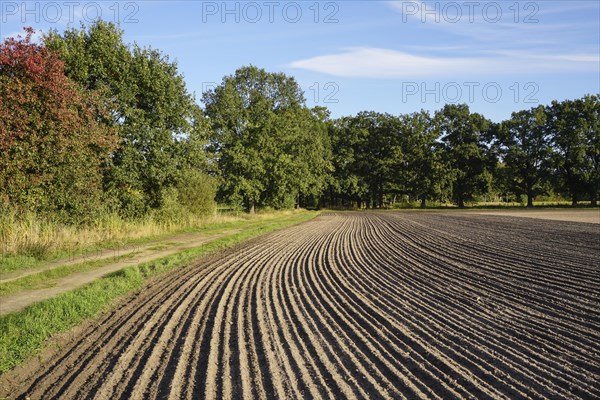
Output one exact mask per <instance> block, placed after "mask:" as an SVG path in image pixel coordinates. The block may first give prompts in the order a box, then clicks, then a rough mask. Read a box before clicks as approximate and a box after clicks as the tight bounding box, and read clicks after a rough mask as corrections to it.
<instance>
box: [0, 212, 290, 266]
mask: <svg viewBox="0 0 600 400" xmlns="http://www.w3.org/2000/svg"><path fill="white" fill-rule="evenodd" d="M285 213H292V211H283V212H265V213H258V214H254V215H247V214H243V213H219V212H215V213H214V214H212V215H210V216H197V215H186V216H185V217H183V218H178V219H177V220H164V219H162V218H160V217H158V216H155V215H148V216H146V217H144V218H141V219H136V220H128V219H124V218H122V217H120V216H119V215H118V214H116V213H115V214H105V215H103V216H101V217H99V218H97V219H96V220H94V221H93V222H92V223H90V224H87V225H67V224H64V223H60V222H57V221H55V220H53V219H51V218H48V217H42V216H40V215H37V214H35V213H31V212H26V213H17V212H14V211H10V210H9V211H7V212H6V211H5V212H2V213H0V254H2V255H4V256H18V255H23V256H30V257H33V258H35V259H44V258H46V257H47V256H49V255H51V254H55V253H60V252H61V251H66V250H68V251H71V250H73V249H77V248H81V247H94V246H98V245H101V244H103V243H110V242H117V241H130V240H135V239H140V238H150V237H157V236H162V235H166V234H170V233H175V232H183V231H189V230H194V229H200V228H203V227H207V226H212V225H222V224H235V223H236V222H242V221H247V220H265V219H270V218H274V217H275V216H281V215H283V214H285Z"/></svg>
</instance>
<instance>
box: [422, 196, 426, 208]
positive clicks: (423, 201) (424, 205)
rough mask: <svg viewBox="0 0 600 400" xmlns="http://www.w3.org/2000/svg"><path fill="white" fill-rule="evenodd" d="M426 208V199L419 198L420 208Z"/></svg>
mask: <svg viewBox="0 0 600 400" xmlns="http://www.w3.org/2000/svg"><path fill="white" fill-rule="evenodd" d="M425 207H427V197H425V196H423V197H421V208H425Z"/></svg>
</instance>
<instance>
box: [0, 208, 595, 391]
mask: <svg viewBox="0 0 600 400" xmlns="http://www.w3.org/2000/svg"><path fill="white" fill-rule="evenodd" d="M599 234H600V225H597V224H582V223H572V222H556V221H550V220H538V219H525V218H513V217H505V216H503V217H501V216H492V215H477V214H473V213H447V214H446V213H387V212H386V213H338V214H334V213H328V214H323V215H321V216H320V217H318V218H316V219H314V220H312V221H309V222H306V223H304V224H301V225H297V226H294V227H291V228H288V229H285V230H282V231H278V232H274V233H271V234H268V235H265V236H262V237H260V238H257V239H254V240H251V241H249V242H248V243H247V245H246V246H245V247H243V248H242V249H241V250H240V249H238V250H237V251H231V252H229V253H227V254H224V255H223V254H222V255H220V256H218V257H217V256H215V257H214V258H212V259H208V260H204V261H203V262H202V263H199V264H196V265H192V266H189V267H187V268H183V269H181V270H178V271H174V272H173V273H171V274H169V275H166V276H162V277H161V278H160V279H155V280H153V281H152V282H150V283H149V284H148V285H147V286H146V287H145V289H144V290H142V291H141V292H139V293H137V294H136V295H134V296H131V297H130V298H128V299H127V300H126V301H123V302H122V304H121V305H120V306H119V307H118V309H116V310H114V311H113V312H111V313H108V314H106V315H104V316H103V317H101V318H100V319H98V320H96V321H93V322H89V323H88V324H87V325H83V326H80V327H78V328H76V329H75V330H73V331H72V332H70V333H69V334H64V335H61V336H60V337H57V338H55V339H54V341H53V346H51V348H50V349H49V350H46V351H45V352H44V353H43V354H42V355H41V357H39V358H35V359H32V360H30V361H28V362H27V363H26V364H25V365H24V366H22V367H20V368H18V369H16V370H15V371H12V372H10V373H8V374H5V375H3V376H1V377H0V396H1V395H4V396H7V397H10V398H19V399H25V398H27V397H30V398H32V399H37V398H97V399H125V398H136V399H142V398H144V399H156V398H168V399H180V398H181V399H197V398H209V399H221V398H268V399H272V398H280V399H288V398H329V399H336V398H374V399H376V398H384V399H402V398H410V399H412V398H421V399H455V398H461V399H463V398H464V399H467V398H475V399H514V398H539V399H542V398H543V399H547V398H581V399H583V398H586V399H592V398H600V383H599V382H600V362H599V361H598V360H599V359H600V355H599V351H600V350H599V343H600V309H599V304H600V276H599V275H600V274H599V273H598V270H599V268H600V249H599V248H598V242H597V238H598V235H599Z"/></svg>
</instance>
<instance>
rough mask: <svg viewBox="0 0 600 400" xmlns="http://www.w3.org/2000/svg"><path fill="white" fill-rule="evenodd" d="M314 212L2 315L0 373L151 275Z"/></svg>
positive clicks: (125, 271) (260, 225)
mask: <svg viewBox="0 0 600 400" xmlns="http://www.w3.org/2000/svg"><path fill="white" fill-rule="evenodd" d="M316 215H318V213H317V212H308V211H307V212H296V213H290V214H285V215H283V216H282V217H280V218H273V219H268V220H264V221H262V223H256V224H253V225H254V227H253V228H252V229H249V230H245V231H243V232H239V233H235V234H232V235H228V236H224V237H222V238H219V239H216V240H215V241H212V242H209V243H207V244H205V245H203V246H200V247H198V248H193V249H189V250H185V251H182V252H180V253H177V254H174V255H171V256H168V257H164V258H161V259H158V260H155V261H152V262H148V263H144V264H139V265H136V266H131V267H126V268H124V269H122V270H120V271H117V272H114V273H112V274H110V275H107V276H105V277H104V278H101V279H98V280H97V281H94V282H92V283H90V284H89V285H86V286H84V287H82V288H80V289H76V290H73V291H71V292H67V293H63V294H61V295H59V296H57V297H55V298H52V299H49V300H46V301H42V302H39V303H36V304H33V305H32V306H30V307H27V308H26V309H24V310H23V311H19V312H16V313H12V314H8V315H5V316H2V317H0V373H3V372H6V371H8V370H10V369H12V368H14V367H15V366H16V365H18V364H19V363H21V362H22V361H23V360H25V359H26V358H27V357H29V356H31V355H34V354H36V353H37V352H39V351H41V349H42V348H43V347H44V343H45V342H46V340H47V339H48V338H49V337H50V336H51V335H53V334H55V333H59V332H63V331H66V330H68V329H70V328H71V327H73V326H75V325H77V324H79V323H81V322H82V321H84V320H85V319H87V318H92V317H95V316H97V315H99V314H100V313H101V312H103V311H106V310H107V309H109V308H110V307H111V305H113V304H114V303H115V301H116V300H117V299H118V298H121V297H123V296H126V295H128V294H130V293H132V292H134V291H136V290H139V289H141V288H142V286H143V285H144V282H145V281H146V280H147V279H148V278H150V277H153V276H156V275H159V274H162V273H165V272H167V271H171V270H173V269H175V268H179V267H182V266H184V265H188V264H190V263H191V262H194V261H195V260H197V259H198V258H200V257H202V256H205V255H208V254H213V253H215V252H218V251H222V250H224V249H228V248H232V247H233V246H235V245H237V244H239V243H240V242H242V241H244V240H246V239H249V238H252V237H255V236H258V235H260V234H264V233H267V232H271V231H273V230H276V229H280V228H284V227H286V226H290V225H294V224H296V223H300V222H303V221H307V220H309V219H312V218H314V217H315V216H316Z"/></svg>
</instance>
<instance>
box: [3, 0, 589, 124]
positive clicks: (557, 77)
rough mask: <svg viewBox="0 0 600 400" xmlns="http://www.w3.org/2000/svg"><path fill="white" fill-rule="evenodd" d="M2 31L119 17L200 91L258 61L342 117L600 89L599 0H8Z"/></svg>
mask: <svg viewBox="0 0 600 400" xmlns="http://www.w3.org/2000/svg"><path fill="white" fill-rule="evenodd" d="M0 13H1V15H0V24H1V26H0V30H1V31H0V34H1V35H2V37H6V36H12V35H14V34H15V33H17V32H19V30H20V29H21V28H22V27H23V26H32V27H34V28H36V29H38V30H41V31H48V29H51V28H56V29H58V30H63V29H64V28H66V27H67V26H69V25H71V26H76V27H77V26H79V21H80V20H83V21H84V22H89V21H92V20H93V19H94V18H96V17H97V16H99V15H101V16H102V18H103V19H104V20H107V21H113V22H119V23H120V26H121V27H122V28H123V29H124V30H125V40H126V41H127V42H134V41H135V42H137V43H138V44H140V45H143V46H152V47H154V48H158V49H160V50H162V51H163V52H164V53H166V54H168V55H169V56H170V57H171V58H172V59H176V60H177V61H178V64H179V69H180V71H181V72H182V73H183V74H184V76H185V78H186V82H187V85H188V88H189V90H190V91H192V92H195V93H196V95H197V97H198V99H199V98H200V97H201V93H202V91H203V89H205V88H208V87H211V86H212V85H214V84H216V83H218V82H220V81H221V79H222V77H223V76H224V75H227V74H231V73H233V72H234V71H235V69H236V68H238V67H240V66H243V65H248V64H253V65H256V66H259V67H262V68H265V69H267V70H269V71H282V72H285V73H287V74H289V75H293V76H295V77H296V78H297V80H298V82H299V83H300V85H301V86H302V88H303V89H304V91H305V96H306V98H307V101H308V104H309V105H310V106H313V105H322V106H326V107H328V108H329V109H330V110H331V111H332V115H333V116H334V117H337V116H341V115H349V114H355V113H357V112H359V111H362V110H375V111H381V112H390V113H393V114H400V113H409V112H414V111H418V110H420V109H427V110H436V109H439V108H441V107H442V106H443V105H444V104H446V103H467V104H469V106H470V107H471V109H472V110H474V111H477V112H480V113H482V114H484V115H485V116H487V117H488V118H491V119H492V120H494V121H500V120H502V119H505V118H508V117H509V116H510V113H511V112H513V111H517V110H520V109H525V108H531V107H533V106H535V105H537V104H548V103H549V102H550V101H552V100H554V99H559V100H562V99H566V98H577V97H581V96H583V95H584V94H587V93H599V92H600V2H599V1H597V0H589V1H569V0H567V1H557V0H541V1H515V0H508V1H464V2H463V1H320V2H317V1H313V0H309V1H296V2H293V1H275V0H273V1H269V0H267V1H255V2H253V1H242V2H235V1H230V2H222V1H193V0H188V1H168V2H167V1H120V2H117V1H112V0H111V1H81V0H79V1H64V2H63V1H55V2H53V1H51V2H44V1H38V2H22V1H6V0H1V1H0Z"/></svg>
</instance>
